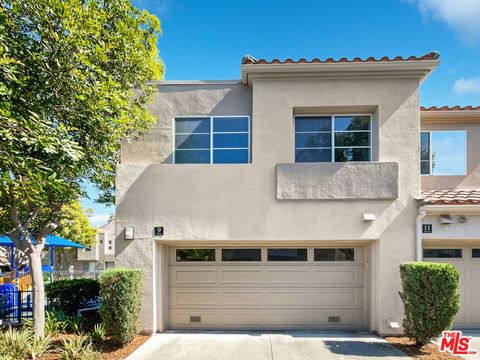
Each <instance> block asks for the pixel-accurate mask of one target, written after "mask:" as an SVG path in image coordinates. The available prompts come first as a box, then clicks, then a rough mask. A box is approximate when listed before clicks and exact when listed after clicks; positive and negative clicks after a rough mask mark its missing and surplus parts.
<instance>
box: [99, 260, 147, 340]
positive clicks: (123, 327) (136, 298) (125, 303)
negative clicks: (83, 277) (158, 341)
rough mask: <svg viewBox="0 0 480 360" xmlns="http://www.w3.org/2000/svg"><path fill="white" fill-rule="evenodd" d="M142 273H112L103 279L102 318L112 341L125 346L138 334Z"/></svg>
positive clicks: (115, 270)
mask: <svg viewBox="0 0 480 360" xmlns="http://www.w3.org/2000/svg"><path fill="white" fill-rule="evenodd" d="M142 277H143V272H142V271H141V270H138V269H109V270H106V271H105V272H103V273H102V274H101V275H100V315H101V317H102V321H103V323H104V324H105V329H106V332H107V334H108V335H110V336H111V337H112V340H113V341H115V342H117V343H119V344H126V343H128V342H130V341H132V340H133V338H134V337H135V336H136V334H137V333H138V322H139V318H140V309H141V303H140V300H141V292H142Z"/></svg>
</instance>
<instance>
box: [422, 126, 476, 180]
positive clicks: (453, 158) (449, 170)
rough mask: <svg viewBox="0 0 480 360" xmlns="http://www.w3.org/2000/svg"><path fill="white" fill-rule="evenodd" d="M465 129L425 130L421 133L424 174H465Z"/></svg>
mask: <svg viewBox="0 0 480 360" xmlns="http://www.w3.org/2000/svg"><path fill="white" fill-rule="evenodd" d="M466 144H467V134H466V132H465V131H424V132H421V133H420V173H421V174H422V175H465V174H466V171H467V169H466V146H467V145H466Z"/></svg>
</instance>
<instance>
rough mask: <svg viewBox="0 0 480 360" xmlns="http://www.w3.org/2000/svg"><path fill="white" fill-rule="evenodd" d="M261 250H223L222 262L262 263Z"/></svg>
mask: <svg viewBox="0 0 480 360" xmlns="http://www.w3.org/2000/svg"><path fill="white" fill-rule="evenodd" d="M261 260H262V251H261V250H260V249H222V261H261Z"/></svg>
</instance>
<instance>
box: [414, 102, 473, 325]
mask: <svg viewBox="0 0 480 360" xmlns="http://www.w3.org/2000/svg"><path fill="white" fill-rule="evenodd" d="M420 145H421V148H420V149H421V155H420V156H421V159H420V164H421V177H422V179H421V181H422V182H421V185H422V195H423V199H422V202H421V203H420V207H419V212H418V216H417V223H418V224H417V231H418V239H423V240H420V241H418V240H417V244H418V246H417V248H418V251H417V253H418V254H417V259H422V257H423V259H424V260H425V261H440V262H450V263H452V264H454V265H455V266H456V267H457V269H458V270H459V271H460V274H461V288H460V295H461V296H460V298H461V310H460V313H459V314H458V316H457V319H456V322H455V326H456V327H458V328H467V329H469V328H480V107H471V106H468V107H459V106H456V107H452V108H450V107H446V106H444V107H440V108H438V107H430V108H421V144H420ZM422 246H423V248H422Z"/></svg>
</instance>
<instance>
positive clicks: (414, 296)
mask: <svg viewBox="0 0 480 360" xmlns="http://www.w3.org/2000/svg"><path fill="white" fill-rule="evenodd" d="M400 275H401V279H402V287H403V292H401V293H400V297H401V298H402V301H403V305H404V308H405V317H404V319H403V327H404V334H405V335H406V336H408V337H409V338H410V339H412V340H414V341H415V342H416V343H417V345H425V344H428V343H429V342H430V341H431V340H433V339H434V338H436V337H438V336H440V335H441V334H442V331H444V330H447V329H449V328H451V326H452V324H453V321H454V320H455V316H456V315H457V313H458V310H459V309H460V295H459V292H458V287H459V282H460V274H459V273H458V271H457V269H455V267H454V266H453V265H451V264H440V263H427V262H416V263H407V264H402V265H400Z"/></svg>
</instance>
